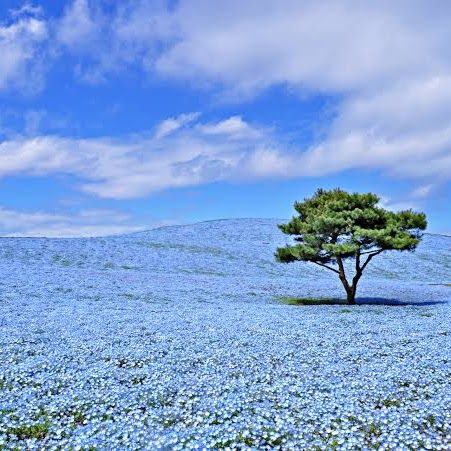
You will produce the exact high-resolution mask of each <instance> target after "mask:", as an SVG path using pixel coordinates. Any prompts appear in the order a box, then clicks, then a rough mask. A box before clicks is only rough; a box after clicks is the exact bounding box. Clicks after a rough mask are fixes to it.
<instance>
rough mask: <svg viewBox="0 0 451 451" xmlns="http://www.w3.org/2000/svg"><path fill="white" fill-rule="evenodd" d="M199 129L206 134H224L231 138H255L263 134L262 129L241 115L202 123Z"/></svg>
mask: <svg viewBox="0 0 451 451" xmlns="http://www.w3.org/2000/svg"><path fill="white" fill-rule="evenodd" d="M199 129H200V130H201V131H202V133H204V134H206V135H222V136H224V137H229V138H231V139H242V138H251V139H253V138H259V137H260V136H261V134H262V132H261V130H258V129H256V128H254V127H252V126H250V125H249V124H248V123H246V122H245V121H243V119H242V118H241V117H240V116H232V117H229V118H228V119H224V120H223V121H220V122H217V123H214V124H205V125H200V126H199Z"/></svg>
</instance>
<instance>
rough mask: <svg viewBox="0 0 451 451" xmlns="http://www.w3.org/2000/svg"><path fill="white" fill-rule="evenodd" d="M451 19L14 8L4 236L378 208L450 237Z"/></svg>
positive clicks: (218, 9) (106, 2) (197, 2)
mask: <svg viewBox="0 0 451 451" xmlns="http://www.w3.org/2000/svg"><path fill="white" fill-rule="evenodd" d="M450 42H451V3H450V2H448V1H445V0H443V1H439V0H437V1H432V2H431V1H416V0H405V1H404V0H398V1H396V2H393V1H384V0H381V1H378V2H371V1H357V0H355V1H346V0H343V1H336V2H329V1H322V0H314V1H309V0H305V1H300V0H294V1H291V0H281V1H277V2H275V1H273V0H271V1H267V0H247V1H246V2H243V1H241V0H227V1H225V0H222V1H219V0H186V1H185V0H179V1H174V0H171V1H163V0H161V1H160V0H121V1H118V0H61V1H58V2H55V1H53V0H36V1H33V2H31V1H18V0H1V2H0V235H3V236H49V237H54V236H64V237H66V236H102V235H111V234H120V233H128V232H134V231H139V230H146V229H150V228H153V227H159V226H163V225H170V224H185V223H194V222H198V221H203V220H211V219H222V218H238V217H245V218H250V217H255V218H289V217H291V215H292V214H293V209H292V204H293V202H294V201H295V200H302V199H303V198H305V197H309V196H311V195H312V194H313V193H314V191H315V190H316V189H317V188H319V187H322V188H335V187H340V188H343V189H346V190H349V191H358V192H368V191H371V192H375V193H376V194H378V195H379V196H380V197H381V205H383V206H384V207H386V208H389V209H392V210H400V209H408V208H412V209H414V210H417V211H424V212H425V213H426V214H427V217H428V221H429V229H428V230H429V231H430V232H436V233H451V209H450V200H451V184H450V180H451V51H450V49H449V43H450Z"/></svg>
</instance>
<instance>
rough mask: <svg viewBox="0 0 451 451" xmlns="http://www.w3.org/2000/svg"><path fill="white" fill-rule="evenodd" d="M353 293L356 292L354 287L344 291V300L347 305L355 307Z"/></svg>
mask: <svg viewBox="0 0 451 451" xmlns="http://www.w3.org/2000/svg"><path fill="white" fill-rule="evenodd" d="M355 292H356V287H354V286H352V287H349V289H348V290H346V295H347V296H346V298H347V301H348V305H355Z"/></svg>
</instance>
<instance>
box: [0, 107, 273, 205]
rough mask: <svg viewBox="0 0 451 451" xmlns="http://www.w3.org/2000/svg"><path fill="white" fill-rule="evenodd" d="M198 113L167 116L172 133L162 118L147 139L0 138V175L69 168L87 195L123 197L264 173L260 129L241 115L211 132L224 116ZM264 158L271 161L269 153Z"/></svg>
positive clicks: (264, 140) (265, 148)
mask: <svg viewBox="0 0 451 451" xmlns="http://www.w3.org/2000/svg"><path fill="white" fill-rule="evenodd" d="M195 117H197V114H187V115H185V116H179V118H178V119H172V121H173V122H170V124H172V126H171V127H169V128H170V129H171V130H169V129H168V125H167V124H168V122H167V121H165V122H163V123H162V124H160V126H159V127H157V133H156V135H150V136H149V135H148V134H143V135H141V136H131V137H124V138H122V139H112V138H108V137H106V138H98V139H73V138H62V137H58V136H41V137H36V138H22V139H16V140H9V141H4V142H3V143H0V176H8V175H14V174H30V175H38V176H39V175H49V174H58V173H67V174H72V175H74V176H77V177H78V178H79V179H80V189H81V190H82V191H84V192H87V193H91V194H94V195H96V196H100V197H106V198H114V199H127V198H135V197H141V196H145V195H147V194H150V193H153V192H156V191H161V190H164V189H167V188H177V187H184V186H193V185H198V184H202V183H208V182H212V181H216V180H230V179H242V178H249V177H250V178H252V177H259V176H261V175H262V174H263V173H268V170H267V169H262V168H263V166H265V162H264V160H263V159H261V162H260V163H259V165H257V164H255V160H256V159H259V158H258V155H260V154H262V155H263V153H264V154H265V155H269V154H272V153H274V152H276V150H272V146H273V144H272V138H271V136H270V135H268V133H267V132H266V131H265V130H263V129H261V130H260V129H257V128H255V127H252V126H251V125H249V124H246V123H245V122H244V121H242V120H241V119H240V122H239V123H240V124H241V126H240V127H239V128H238V129H237V128H236V127H232V128H228V127H225V129H224V130H223V132H224V133H220V134H218V133H211V131H212V130H214V129H215V127H216V128H218V129H221V127H222V125H221V124H223V123H227V120H225V121H224V122H219V123H213V124H210V123H199V122H194V120H195ZM234 120H235V119H233V120H232V122H233V121H234ZM174 122H175V124H174ZM183 124H184V126H183V127H182V125H183ZM176 125H177V127H178V128H177V127H176ZM243 131H245V133H243ZM237 133H238V134H237ZM224 135H225V136H224ZM230 136H232V137H233V139H232V140H230ZM274 145H275V144H274ZM274 155H276V154H275V153H274ZM274 158H275V157H273V159H274ZM266 161H270V159H268V157H266ZM269 174H271V171H269Z"/></svg>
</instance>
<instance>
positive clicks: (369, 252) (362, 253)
mask: <svg viewBox="0 0 451 451" xmlns="http://www.w3.org/2000/svg"><path fill="white" fill-rule="evenodd" d="M383 250H384V249H378V250H377V251H367V252H361V253H360V255H365V254H372V253H373V252H379V251H380V252H382V251H383Z"/></svg>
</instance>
